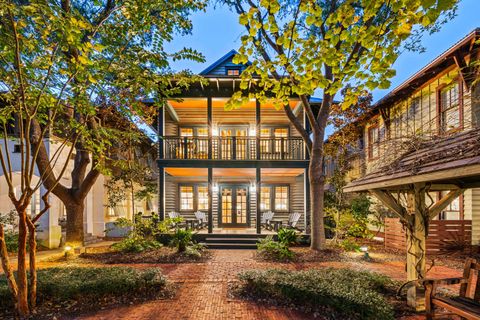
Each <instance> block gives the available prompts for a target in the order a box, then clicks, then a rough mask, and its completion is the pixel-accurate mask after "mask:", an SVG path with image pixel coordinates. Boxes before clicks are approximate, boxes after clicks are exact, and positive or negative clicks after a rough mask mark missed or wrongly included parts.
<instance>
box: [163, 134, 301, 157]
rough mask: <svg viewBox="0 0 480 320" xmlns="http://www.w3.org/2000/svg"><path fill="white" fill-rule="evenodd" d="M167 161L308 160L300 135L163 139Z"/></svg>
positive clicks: (168, 137) (169, 137)
mask: <svg viewBox="0 0 480 320" xmlns="http://www.w3.org/2000/svg"><path fill="white" fill-rule="evenodd" d="M163 144H164V157H163V159H165V160H178V159H182V160H187V159H188V160H305V144H304V141H303V139H302V138H300V137H281V138H275V137H268V138H256V137H235V136H234V137H212V139H209V138H208V137H172V136H167V137H164V138H163Z"/></svg>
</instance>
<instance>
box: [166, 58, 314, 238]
mask: <svg viewBox="0 0 480 320" xmlns="http://www.w3.org/2000/svg"><path fill="white" fill-rule="evenodd" d="M235 54H236V52H235V51H234V50H232V51H230V52H229V53H227V54H226V55H225V56H223V57H222V58H220V59H219V60H218V61H216V62H215V63H213V64H212V65H211V66H209V67H208V68H206V69H205V70H204V71H202V72H201V73H200V75H201V76H202V77H203V78H204V79H205V80H206V83H205V82H203V83H195V84H193V85H192V86H190V87H189V89H188V90H185V91H184V92H182V93H181V94H179V95H178V96H177V97H175V98H172V99H171V100H169V101H168V102H167V104H166V105H165V107H164V108H162V109H161V110H160V113H159V121H158V132H159V135H160V139H159V159H158V167H159V185H160V188H159V212H160V216H161V218H164V217H167V216H168V213H170V212H178V213H180V216H182V217H184V218H186V219H192V218H194V213H195V212H196V211H203V212H205V213H206V214H207V217H208V228H207V230H206V232H208V233H216V232H223V233H225V232H227V233H228V232H229V231H230V230H235V232H237V233H238V232H246V233H247V232H250V233H258V234H259V233H261V227H260V220H261V215H262V213H263V212H265V211H273V212H274V213H275V215H274V219H277V220H282V221H283V223H284V224H286V223H287V221H288V217H289V215H290V214H291V213H294V212H298V213H300V214H301V216H302V218H301V219H300V221H299V224H298V226H299V227H300V228H305V225H306V221H308V220H307V216H308V206H307V203H308V201H307V199H306V198H305V197H306V196H305V195H308V191H307V188H308V183H306V179H305V176H306V174H307V172H308V170H307V168H308V158H307V152H306V149H305V145H304V143H303V140H302V138H301V136H300V134H299V133H298V132H297V130H296V129H295V128H294V127H293V126H292V125H291V124H290V122H289V120H288V118H287V116H286V115H285V114H284V111H283V110H277V109H275V108H274V107H273V105H269V104H260V102H259V101H256V100H251V101H250V102H248V103H246V104H245V105H244V106H242V107H241V108H239V109H235V110H226V109H225V104H226V102H227V100H228V99H229V98H230V97H231V96H232V94H233V93H234V92H235V91H236V90H239V85H240V79H239V76H240V74H241V72H242V71H243V70H244V69H245V67H246V65H239V64H235V63H233V62H232V58H233V57H234V55H235ZM252 87H253V86H252ZM252 90H253V89H252ZM290 105H291V107H292V109H293V110H294V112H295V114H296V115H297V117H301V119H304V118H303V117H304V116H303V111H302V108H301V105H300V101H299V99H298V98H295V97H292V99H291V101H290Z"/></svg>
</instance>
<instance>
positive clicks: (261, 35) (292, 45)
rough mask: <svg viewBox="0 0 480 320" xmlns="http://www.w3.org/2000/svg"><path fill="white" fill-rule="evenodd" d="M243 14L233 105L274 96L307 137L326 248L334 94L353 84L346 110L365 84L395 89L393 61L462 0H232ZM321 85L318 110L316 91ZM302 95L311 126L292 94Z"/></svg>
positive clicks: (314, 228)
mask: <svg viewBox="0 0 480 320" xmlns="http://www.w3.org/2000/svg"><path fill="white" fill-rule="evenodd" d="M224 2H225V3H227V4H228V5H230V6H232V8H234V10H236V12H237V13H238V14H239V22H240V23H241V24H242V25H244V26H245V28H246V31H247V34H246V35H244V36H242V46H241V48H240V49H239V54H238V55H237V56H236V57H235V62H237V63H246V62H247V61H248V59H249V58H253V61H252V64H251V65H249V66H248V67H247V68H246V70H245V71H244V72H243V73H242V85H241V89H242V90H245V89H247V88H248V84H249V82H253V83H254V84H255V85H256V86H254V87H256V89H257V90H256V92H252V91H251V92H250V93H248V94H247V93H246V92H245V91H239V92H237V93H236V94H234V96H233V97H232V99H231V102H230V104H229V106H230V108H236V107H239V106H240V105H241V104H242V103H243V102H244V99H245V98H257V99H259V100H260V102H265V101H267V100H269V101H271V102H273V103H274V104H275V105H276V106H277V107H278V108H283V110H284V111H285V113H286V115H287V116H288V118H289V119H290V121H291V122H292V124H293V125H294V126H295V128H296V129H297V130H298V131H299V132H300V134H301V135H302V137H303V139H304V141H305V143H306V145H307V148H308V151H309V153H310V165H309V176H310V192H311V196H310V199H311V221H310V224H311V249H314V250H320V249H322V248H324V246H325V233H324V222H323V217H324V213H323V188H324V184H325V177H324V175H323V154H324V153H323V146H324V138H325V128H326V125H327V123H328V120H329V117H330V113H331V109H332V105H333V104H334V97H335V96H336V95H337V94H338V93H339V92H340V91H341V90H342V89H345V95H344V99H343V101H342V102H341V106H342V108H343V109H347V108H349V107H350V106H351V105H353V104H355V103H356V102H357V100H358V94H359V93H360V92H362V91H364V90H365V89H368V90H373V89H376V88H388V87H389V86H390V82H389V79H390V78H391V77H392V76H393V75H395V70H393V69H392V65H393V63H394V62H395V61H396V59H397V57H398V56H399V54H400V53H401V50H402V49H403V48H408V49H420V48H421V46H420V42H419V41H420V37H421V35H422V33H423V32H425V31H435V30H437V29H438V28H439V26H440V25H441V24H442V23H443V22H444V21H446V20H447V19H448V18H449V17H451V16H452V15H453V14H454V12H455V8H456V3H457V1H456V0H399V1H384V0H371V1H361V0H318V1H306V0H296V1H290V0H288V1H287V0H257V1H255V0H224ZM317 90H319V91H321V94H322V103H321V106H320V107H319V108H318V110H317V109H314V108H313V107H312V105H311V104H310V102H309V97H310V96H311V95H313V94H314V93H315V92H316V91H317ZM292 96H298V97H299V98H300V100H301V102H302V106H303V110H304V112H305V113H306V116H307V119H308V125H309V127H310V128H311V132H310V131H309V130H308V128H306V127H305V126H304V125H303V124H302V121H301V119H299V118H298V117H296V116H295V114H294V113H293V111H292V110H291V108H290V106H289V105H288V103H287V102H288V100H289V99H290V97H292Z"/></svg>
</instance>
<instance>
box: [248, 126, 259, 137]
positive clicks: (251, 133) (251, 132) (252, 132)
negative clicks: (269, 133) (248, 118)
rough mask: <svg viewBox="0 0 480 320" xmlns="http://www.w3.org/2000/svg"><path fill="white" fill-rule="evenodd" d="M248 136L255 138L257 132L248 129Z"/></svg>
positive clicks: (253, 129)
mask: <svg viewBox="0 0 480 320" xmlns="http://www.w3.org/2000/svg"><path fill="white" fill-rule="evenodd" d="M248 134H249V136H250V137H255V136H257V130H256V129H255V128H250V130H249V132H248Z"/></svg>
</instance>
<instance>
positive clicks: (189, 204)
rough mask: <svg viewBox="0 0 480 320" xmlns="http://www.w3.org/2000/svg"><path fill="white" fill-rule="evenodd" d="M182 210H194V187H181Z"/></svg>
mask: <svg viewBox="0 0 480 320" xmlns="http://www.w3.org/2000/svg"><path fill="white" fill-rule="evenodd" d="M180 210H193V186H181V187H180Z"/></svg>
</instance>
